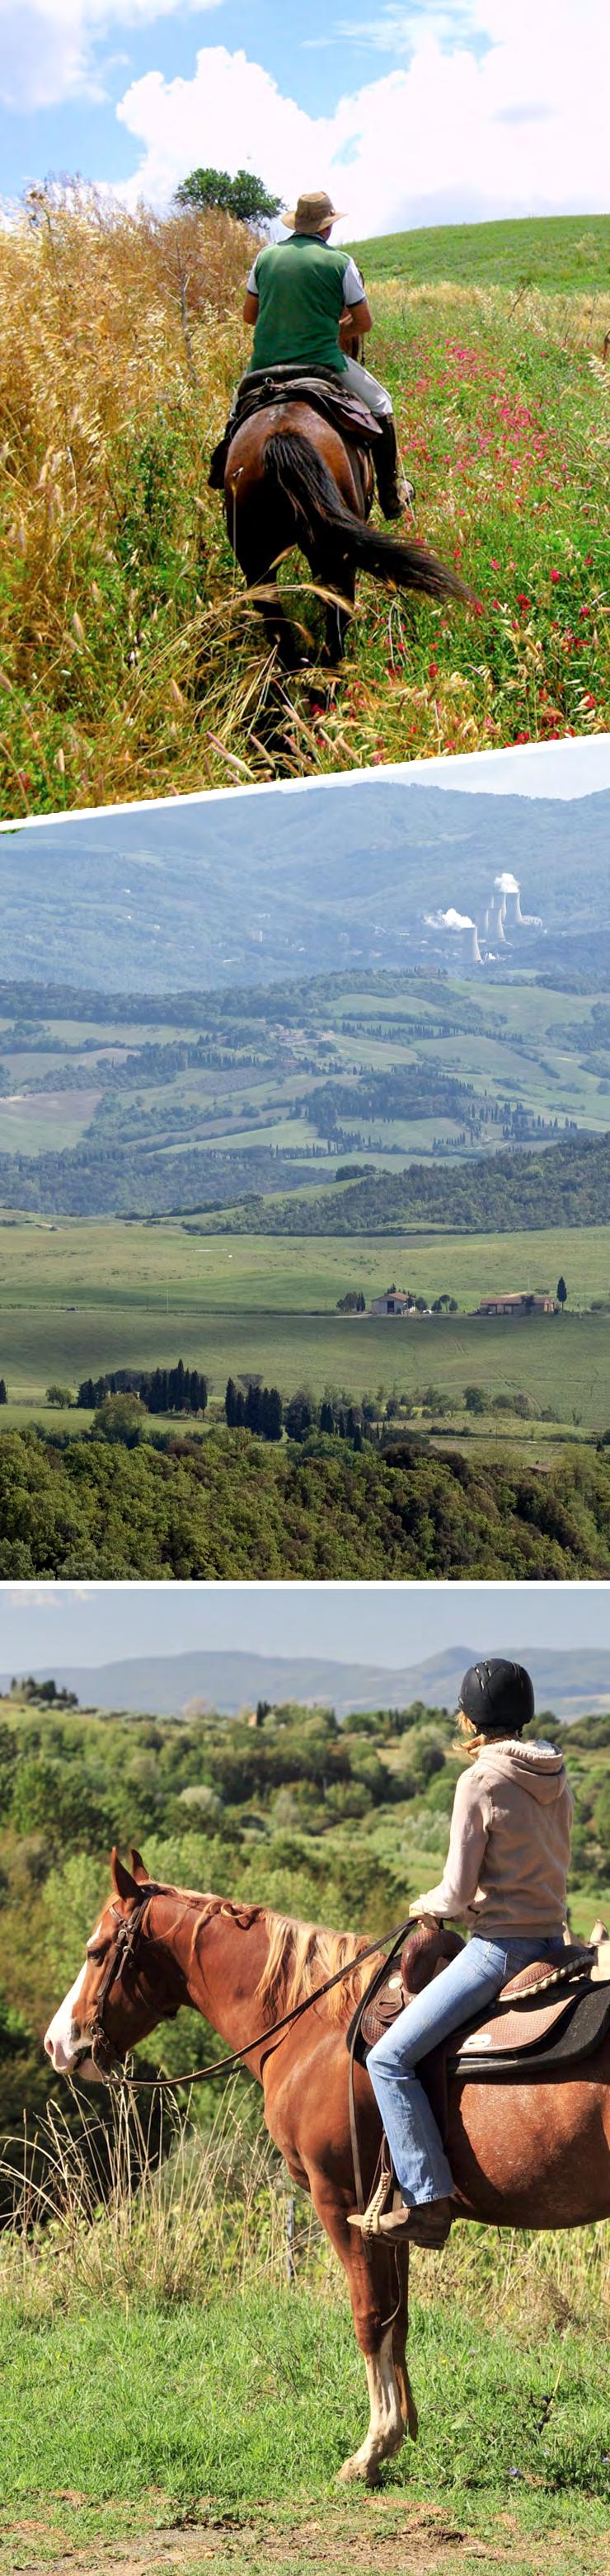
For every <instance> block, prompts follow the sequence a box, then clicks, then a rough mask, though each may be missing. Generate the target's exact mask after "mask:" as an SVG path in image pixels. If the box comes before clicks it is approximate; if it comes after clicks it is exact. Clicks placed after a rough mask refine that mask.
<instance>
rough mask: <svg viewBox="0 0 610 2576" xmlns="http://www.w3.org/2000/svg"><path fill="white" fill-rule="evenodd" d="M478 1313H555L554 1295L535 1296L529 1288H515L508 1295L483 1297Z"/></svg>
mask: <svg viewBox="0 0 610 2576" xmlns="http://www.w3.org/2000/svg"><path fill="white" fill-rule="evenodd" d="M476 1312H477V1315H508V1316H510V1315H554V1313H555V1299H554V1297H550V1296H548V1297H535V1296H534V1295H533V1293H532V1291H531V1289H529V1288H513V1289H511V1290H510V1291H509V1293H508V1295H507V1296H501V1297H482V1298H481V1303H480V1306H477V1309H476Z"/></svg>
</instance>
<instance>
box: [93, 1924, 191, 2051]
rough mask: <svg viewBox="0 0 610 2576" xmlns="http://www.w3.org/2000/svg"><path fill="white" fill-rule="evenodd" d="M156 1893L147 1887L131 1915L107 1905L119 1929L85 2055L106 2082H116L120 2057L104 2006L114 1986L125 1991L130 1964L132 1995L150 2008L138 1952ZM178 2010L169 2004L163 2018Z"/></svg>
mask: <svg viewBox="0 0 610 2576" xmlns="http://www.w3.org/2000/svg"><path fill="white" fill-rule="evenodd" d="M155 1894H156V1889H155V1888H154V1887H147V1888H146V1892H145V1895H144V1896H143V1897H142V1899H141V1903H140V1904H139V1905H135V1906H134V1908H133V1912H132V1913H131V1914H121V1912H120V1910H119V1907H118V1905H111V1907H110V1913H111V1915H112V1916H113V1918H114V1921H115V1922H116V1924H117V1926H118V1929H117V1933H116V1938H115V1940H114V1941H113V1942H112V1943H111V1946H110V1949H109V1952H108V1957H107V1959H106V1961H105V1965H104V1969H103V1973H102V1976H101V1978H100V1983H99V1987H98V1991H97V1997H96V2004H95V2014H94V2018H93V2021H92V2023H91V2025H90V2028H89V2030H88V2031H87V2035H86V2048H87V2056H88V2057H92V2058H93V2063H94V2066H95V2067H96V2068H97V2071H98V2073H99V2074H100V2075H101V2076H102V2077H103V2079H104V2082H106V2083H112V2082H113V2081H116V2070H117V2068H119V2067H120V2066H121V2059H120V2058H118V2057H115V2054H114V2050H113V2048H112V2046H111V2042H110V2040H109V2038H108V2032H107V2030H106V2029H105V2026H104V2006H105V2004H106V2003H107V2001H108V1996H109V1994H110V1992H111V1989H112V1987H113V1986H118V1987H119V1990H120V1988H121V1987H123V1989H124V1991H125V1992H126V1991H127V1983H126V1971H127V1970H128V1969H129V1967H131V1968H132V1971H133V1976H132V1984H131V1991H132V1993H133V1996H134V1998H135V2000H136V2001H137V2002H138V2003H142V2004H144V2006H145V2009H146V2010H147V2011H148V2008H149V2003H150V1997H149V1996H148V1995H147V1994H146V1993H145V1991H144V1988H143V1986H142V1983H141V1979H140V1976H139V1974H138V1965H137V1951H138V1947H139V1943H140V1938H141V1934H142V1932H143V1929H144V1921H145V1916H146V1915H147V1913H148V1909H149V1905H150V1903H151V1899H152V1897H153V1896H154V1895H155ZM177 2010H178V2006H177V2004H176V2005H174V2006H171V2007H170V2008H169V2010H168V2012H167V2013H166V2014H165V2016H164V2018H165V2019H166V2020H170V2019H173V2017H174V2013H175V2012H177ZM83 2045H84V2043H83ZM123 2080H124V2081H125V2082H126V2083H129V2082H130V2081H131V2080H132V2079H131V2078H130V2077H128V2076H127V2077H125V2078H124V2079H123Z"/></svg>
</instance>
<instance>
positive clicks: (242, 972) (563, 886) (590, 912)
mask: <svg viewBox="0 0 610 2576" xmlns="http://www.w3.org/2000/svg"><path fill="white" fill-rule="evenodd" d="M609 820H610V791H608V790H605V789H601V790H600V789H597V790H595V792H594V793H593V794H591V795H590V796H586V797H575V798H573V799H568V800H563V799H561V798H557V797H553V798H550V797H549V798H547V797H536V798H532V797H528V796H527V795H495V794H494V795H491V794H487V795H486V794H485V793H484V791H482V792H480V793H479V794H477V795H474V794H470V793H466V792H464V791H462V790H461V789H460V790H458V789H455V788H451V787H443V788H440V787H432V786H431V787H428V786H426V785H425V783H424V784H420V783H419V781H408V780H406V779H400V780H399V779H396V778H395V777H389V778H384V777H383V776H382V775H381V774H378V773H375V772H372V771H369V772H367V771H364V772H362V773H361V774H359V775H358V776H357V777H356V778H355V779H354V778H339V779H337V780H335V781H333V782H330V783H328V784H327V785H326V786H324V787H321V786H317V785H311V786H308V787H307V788H299V789H298V790H296V789H295V791H294V792H293V791H292V789H291V788H287V787H278V788H277V789H270V790H269V791H267V790H265V791H263V792H261V791H260V790H258V791H253V793H252V795H251V796H250V795H248V796H246V795H244V796H238V797H237V798H235V797H232V796H230V795H226V796H225V795H216V796H214V797H213V798H210V799H209V801H208V800H204V801H203V803H202V804H200V805H197V804H196V803H189V802H185V803H184V804H183V803H182V802H176V804H175V805H173V806H172V808H171V811H169V812H168V811H166V810H165V809H164V808H162V807H155V806H154V805H140V806H137V805H134V806H133V808H131V809H130V810H129V811H128V812H126V813H120V812H117V813H114V812H112V811H110V812H109V813H106V814H103V815H88V814H87V813H83V814H79V815H78V816H72V817H66V819H65V820H63V821H60V822H54V823H50V824H49V825H48V826H47V825H46V824H45V826H44V829H43V828H37V829H36V831H32V832H31V833H30V832H29V831H28V830H27V829H26V828H24V829H23V830H22V831H17V832H15V833H14V834H11V835H8V836H6V837H5V836H0V884H1V887H2V933H3V974H4V975H5V976H7V977H11V976H12V975H14V974H15V973H19V974H21V975H24V974H25V975H26V976H27V977H28V978H32V977H33V978H34V979H35V980H37V981H38V980H39V981H40V982H42V983H47V982H49V981H51V982H57V981H61V980H62V979H64V978H65V977H66V975H69V980H70V982H71V983H72V984H95V985H96V987H97V988H98V989H100V990H102V991H103V992H105V993H111V992H113V991H117V990H126V989H130V990H132V991H133V992H135V993H138V994H139V993H142V992H154V993H159V992H162V991H168V992H173V991H175V990H176V989H178V988H179V987H180V986H181V985H182V986H185V985H188V987H189V988H190V989H193V990H195V989H196V988H197V986H208V987H209V988H213V989H215V990H222V991H226V990H227V989H228V987H229V986H231V985H235V984H241V983H242V982H246V983H247V984H253V983H258V984H260V983H261V982H264V983H267V984H268V983H273V982H275V981H277V979H278V977H284V976H286V975H298V976H301V975H308V974H311V975H313V974H318V973H326V972H331V973H336V972H337V971H338V970H339V969H342V968H345V967H346V966H350V965H358V966H371V965H373V964H374V963H377V964H379V965H382V966H383V965H392V966H393V967H395V966H396V965H397V964H398V965H400V964H404V965H405V966H407V965H409V964H412V963H413V962H414V961H415V959H416V958H417V956H419V955H420V953H424V954H426V955H427V956H428V957H430V956H431V955H432V954H435V953H436V945H437V942H436V941H435V937H434V934H431V933H430V931H429V930H428V931H427V932H426V931H425V929H424V913H425V912H428V911H432V912H434V911H435V910H436V909H437V908H442V909H447V908H449V907H451V906H453V907H455V908H456V909H457V911H459V912H461V913H468V914H471V915H472V916H473V917H474V918H475V919H476V920H478V922H479V923H482V920H483V915H484V911H485V908H486V906H487V904H488V903H489V900H490V896H491V894H492V890H493V880H494V877H495V876H496V875H498V874H500V873H501V872H502V871H503V870H509V871H510V872H512V873H514V874H515V875H516V876H517V878H518V879H519V882H520V884H521V887H522V897H523V910H524V912H526V913H534V914H540V915H542V919H543V924H544V929H543V931H542V932H532V931H529V932H527V933H523V932H522V933H521V934H520V937H521V940H522V941H523V938H524V937H526V938H527V939H528V942H529V943H530V946H531V943H532V942H533V943H534V946H533V950H532V954H533V955H535V958H536V962H537V963H538V964H540V963H541V962H542V960H543V958H545V957H546V954H547V950H548V951H549V962H550V953H551V952H552V956H553V963H554V964H555V963H556V961H557V955H558V951H560V952H561V953H562V954H563V953H564V952H565V962H566V963H569V964H570V965H573V964H574V963H575V962H576V959H577V957H579V958H580V959H581V962H583V963H586V962H587V960H588V962H589V963H591V962H593V964H594V965H595V967H596V969H597V970H598V971H599V972H601V971H602V967H603V968H604V969H605V966H606V964H610V934H609V932H608V926H607V919H606V915H607V905H606V891H605V889H606V873H607V846H608V824H609ZM509 953H510V952H509V950H508V949H507V952H506V962H508V961H509ZM503 955H504V951H503ZM457 962H458V961H457V957H456V965H457Z"/></svg>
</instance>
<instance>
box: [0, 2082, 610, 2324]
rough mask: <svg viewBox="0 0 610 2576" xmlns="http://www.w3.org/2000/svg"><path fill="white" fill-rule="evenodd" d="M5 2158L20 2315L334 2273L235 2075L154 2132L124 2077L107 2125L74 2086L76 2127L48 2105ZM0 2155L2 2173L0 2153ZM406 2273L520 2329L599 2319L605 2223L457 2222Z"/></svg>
mask: <svg viewBox="0 0 610 2576" xmlns="http://www.w3.org/2000/svg"><path fill="white" fill-rule="evenodd" d="M78 2098H79V2097H76V2096H75V2097H74V2099H75V2101H76V2100H77V2099H78ZM20 2165H21V2170H20V2171H18V2170H17V2169H16V2163H15V2161H14V2159H13V2151H12V2160H11V2164H10V2171H11V2173H12V2178H13V2180H12V2188H13V2213H12V2220H11V2221H10V2222H9V2223H8V2224H7V2225H5V2226H4V2228H3V2229H2V2231H1V2232H0V2296H1V2297H3V2298H4V2299H5V2301H7V2302H8V2303H9V2304H10V2305H12V2306H13V2307H17V2308H18V2309H19V2311H20V2312H21V2313H22V2314H23V2315H24V2316H27V2317H45V2316H52V2315H54V2314H57V2313H58V2312H59V2313H62V2312H63V2313H66V2314H68V2315H69V2314H70V2313H71V2312H78V2313H79V2314H80V2313H81V2312H82V2305H83V2299H85V2300H86V2301H87V2302H95V2301H98V2300H99V2301H103V2302H106V2303H110V2304H113V2303H115V2304H118V2305H119V2306H125V2305H126V2306H128V2307H129V2308H133V2307H134V2306H136V2307H138V2306H142V2307H146V2306H150V2305H153V2306H156V2307H163V2308H165V2307H169V2306H171V2305H173V2304H174V2303H178V2302H181V2301H183V2300H187V2301H188V2300H194V2301H196V2302H203V2303H205V2301H206V2299H208V2298H209V2297H210V2296H211V2295H212V2294H217V2293H218V2291H221V2292H223V2293H225V2294H228V2293H229V2292H232V2293H234V2292H235V2291H239V2290H241V2289H245V2288H246V2287H249V2288H255V2287H259V2288H263V2287H267V2288H269V2289H271V2290H273V2289H276V2290H278V2291H279V2290H280V2288H282V2287H283V2286H284V2285H285V2284H286V2282H287V2281H290V2280H291V2279H295V2280H296V2281H297V2282H298V2283H299V2284H300V2286H301V2287H302V2288H306V2287H308V2286H309V2287H311V2289H312V2290H315V2292H316V2295H317V2296H320V2295H322V2296H324V2295H325V2294H330V2295H332V2296H334V2297H336V2295H337V2290H338V2289H339V2287H340V2285H341V2282H342V2275H341V2273H340V2270H339V2266H338V2264H337V2262H336V2259H335V2257H334V2255H333V2253H332V2251H331V2248H330V2245H329V2242H328V2239H327V2237H326V2236H325V2235H324V2233H323V2230H322V2228H321V2227H320V2224H319V2222H318V2220H317V2219H316V2217H315V2214H314V2212H313V2210H312V2209H311V2205H310V2203H309V2201H308V2200H306V2199H305V2198H304V2197H303V2195H300V2194H297V2195H296V2196H294V2195H291V2192H290V2185H289V2183H288V2180H287V2176H286V2173H285V2170H284V2167H283V2166H282V2165H281V2163H280V2161H279V2159H278V2157H277V2155H276V2153H275V2150H274V2148H273V2146H272V2144H271V2141H270V2140H269V2138H268V2137H267V2136H266V2134H265V2133H264V2132H261V2134H260V2136H259V2138H258V2139H257V2140H256V2141H254V2142H253V2140H252V2136H251V2134H250V2133H248V2135H246V2133H245V2132H244V2130H243V2128H242V2127H241V2125H240V2121H239V2116H238V2109H237V2101H236V2092H235V2088H234V2087H232V2088H230V2089H229V2091H228V2092H227V2093H225V2095H224V2097H223V2098H222V2100H221V2102H220V2104H219V2110H218V2116H217V2119H216V2122H215V2124H214V2127H213V2128H212V2130H211V2131H210V2132H209V2133H208V2134H207V2136H205V2137H202V2136H201V2134H200V2133H197V2132H194V2131H193V2130H192V2129H191V2128H190V2126H189V2121H188V2114H186V2115H184V2114H178V2113H177V2112H175V2113H174V2112H172V2113H169V2114H168V2118H167V2124H166V2127H165V2130H164V2131H162V2132H161V2134H159V2131H158V2129H157V2130H155V2132H154V2136H153V2131H152V2127H150V2126H147V2125H146V2123H145V2122H143V2121H142V2120H141V2118H140V2116H139V2113H138V2111H137V2108H136V2107H135V2106H134V2103H133V2097H132V2096H131V2095H129V2094H128V2093H127V2092H126V2091H125V2090H123V2091H122V2092H119V2093H117V2094H113V2097H112V2104H111V2117H110V2126H109V2128H108V2125H107V2124H106V2123H104V2124H103V2125H102V2123H101V2122H100V2120H99V2118H98V2116H97V2115H96V2114H95V2113H91V2112H89V2111H85V2112H83V2110H82V2107H81V2104H80V2099H79V2125H78V2126H76V2128H75V2127H74V2126H72V2127H70V2126H69V2125H68V2122H67V2120H66V2119H65V2117H64V2116H63V2114H62V2113H61V2111H58V2110H57V2109H56V2108H52V2109H51V2111H50V2112H49V2114H48V2117H47V2121H46V2124H45V2126H44V2128H41V2130H40V2132H39V2133H38V2136H37V2138H36V2139H32V2140H31V2141H30V2143H29V2144H28V2143H27V2142H26V2143H25V2144H24V2147H23V2149H22V2152H21V2155H20ZM0 2169H1V2170H2V2171H3V2172H4V2174H5V2175H6V2174H7V2173H8V2172H9V2163H8V2160H5V2162H4V2164H3V2166H2V2167H1V2168H0ZM413 2286H414V2290H415V2293H416V2296H417V2297H418V2298H419V2299H420V2300H421V2301H422V2302H423V2303H424V2304H426V2305H428V2304H432V2303H434V2304H435V2305H438V2304H439V2302H440V2303H441V2304H444V2305H445V2306H446V2307H447V2308H448V2309H450V2308H453V2307H459V2309H460V2310H461V2312H462V2313H463V2314H466V2315H469V2316H471V2317H472V2318H473V2320H478V2321H480V2322H481V2321H482V2322H484V2321H485V2319H486V2318H489V2316H490V2314H492V2315H493V2319H494V2322H496V2323H498V2322H504V2323H510V2325H511V2329H512V2330H513V2331H515V2332H516V2333H517V2335H523V2336H525V2337H527V2338H529V2337H531V2335H532V2333H538V2332H539V2333H541V2334H542V2333H544V2332H546V2331H547V2330H548V2328H549V2327H556V2328H557V2329H559V2331H561V2330H563V2329H564V2328H567V2327H571V2328H573V2329H576V2330H580V2331H582V2332H586V2333H591V2332H592V2331H593V2332H595V2331H596V2330H597V2331H599V2332H601V2333H604V2331H605V2332H607V2327H608V2320H609V2317H610V2229H609V2228H608V2227H607V2226H604V2225H602V2226H598V2227H584V2228H580V2229H575V2230H574V2232H573V2233H566V2232H561V2233H557V2234H548V2235H546V2234H545V2235H526V2234H518V2233H517V2232H516V2231H515V2230H513V2229H503V2230H501V2231H500V2230H496V2229H488V2228H471V2227H456V2228H455V2229H454V2231H453V2234H452V2236H451V2237H450V2239H449V2243H448V2245H447V2247H446V2249H445V2252H444V2253H443V2255H442V2257H440V2258H439V2257H438V2256H432V2255H426V2254H421V2253H420V2254H417V2255H415V2256H414V2257H413Z"/></svg>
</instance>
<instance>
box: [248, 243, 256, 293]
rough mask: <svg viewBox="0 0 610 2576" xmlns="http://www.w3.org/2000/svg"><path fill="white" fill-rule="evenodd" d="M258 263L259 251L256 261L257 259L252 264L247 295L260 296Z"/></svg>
mask: <svg viewBox="0 0 610 2576" xmlns="http://www.w3.org/2000/svg"><path fill="white" fill-rule="evenodd" d="M257 261H258V251H257V254H256V259H255V260H253V262H252V267H251V270H250V275H249V278H248V284H247V288H246V294H247V295H258V278H257V274H256V268H257Z"/></svg>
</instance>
